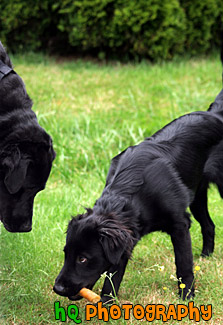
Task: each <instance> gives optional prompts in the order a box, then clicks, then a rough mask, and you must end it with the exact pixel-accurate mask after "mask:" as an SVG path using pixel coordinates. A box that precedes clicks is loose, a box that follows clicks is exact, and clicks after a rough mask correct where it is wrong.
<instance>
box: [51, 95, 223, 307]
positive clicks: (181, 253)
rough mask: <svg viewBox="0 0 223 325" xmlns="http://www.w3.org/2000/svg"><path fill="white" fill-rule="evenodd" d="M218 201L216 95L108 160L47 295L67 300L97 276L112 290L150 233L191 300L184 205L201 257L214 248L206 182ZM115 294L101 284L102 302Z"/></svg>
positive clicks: (220, 117) (221, 167)
mask: <svg viewBox="0 0 223 325" xmlns="http://www.w3.org/2000/svg"><path fill="white" fill-rule="evenodd" d="M210 182H212V183H215V184H216V185H217V187H218V189H219V192H220V195H221V197H222V198H223V90H222V91H221V93H220V94H219V95H218V96H217V98H216V100H215V102H214V103H213V104H212V105H211V107H210V109H209V111H208V112H194V113H191V114H187V115H184V116H182V117H180V118H178V119H176V120H174V121H173V122H172V123H170V124H168V125H167V126H165V127H164V128H163V129H161V130H160V131H158V132H157V133H155V134H154V135H153V136H151V137H150V138H147V139H146V140H144V141H143V142H142V143H140V144H138V145H136V146H132V147H129V148H127V149H126V150H125V151H123V152H122V153H120V154H119V155H118V156H116V157H115V158H113V160H112V162H111V166H110V169H109V172H108V175H107V180H106V185H105V188H104V190H103V193H102V195H101V197H100V198H99V199H98V200H97V201H96V203H95V205H94V207H93V209H87V211H86V213H85V214H82V215H78V216H77V217H76V218H73V219H72V220H71V221H70V223H69V225H68V230H67V238H66V245H65V247H64V252H65V262H64V266H63V268H62V270H61V272H60V274H59V275H58V277H57V279H56V281H55V285H54V291H55V292H56V293H57V294H59V295H61V296H67V297H69V298H70V299H71V300H77V299H80V298H81V297H80V296H79V295H78V292H79V290H80V289H81V288H83V287H87V288H90V289H91V288H92V287H93V286H94V284H95V282H96V281H97V280H98V279H99V277H100V275H101V274H102V273H104V272H105V271H107V272H108V273H111V274H113V277H112V281H113V285H114V289H115V291H116V293H117V292H118V289H119V286H120V283H121V281H122V278H123V275H124V272H125V268H126V265H127V262H128V260H129V258H130V255H131V252H132V250H133V248H134V246H135V245H136V243H137V242H138V241H139V240H140V238H141V237H142V236H143V235H145V234H148V233H150V232H153V231H164V232H167V233H168V234H169V235H170V236H171V240H172V243H173V247H174V252H175V262H176V273H177V278H178V279H180V278H181V281H182V283H184V284H185V285H186V287H185V289H184V290H183V292H181V290H182V289H180V288H179V293H180V295H182V296H183V298H184V299H185V298H186V297H187V298H190V297H193V296H194V275H193V257H192V249H191V238H190V233H189V228H190V218H189V214H188V213H187V212H186V209H187V207H190V209H191V212H192V213H193V215H194V217H195V218H196V220H197V221H198V222H199V223H200V225H201V230H202V234H203V250H202V255H204V256H205V255H209V254H211V253H212V252H213V250H214V224H213V222H212V220H211V218H210V216H209V213H208V207H207V190H208V184H209V183H210ZM110 293H112V294H113V295H114V291H113V288H112V286H111V283H110V280H108V279H107V278H106V279H105V282H104V286H103V289H102V293H101V299H102V301H103V302H104V303H106V302H108V300H110V297H108V295H109V294H110Z"/></svg>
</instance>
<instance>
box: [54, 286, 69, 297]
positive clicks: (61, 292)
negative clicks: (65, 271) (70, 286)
mask: <svg viewBox="0 0 223 325" xmlns="http://www.w3.org/2000/svg"><path fill="white" fill-rule="evenodd" d="M53 290H54V291H55V292H56V293H57V294H58V295H60V296H64V295H65V292H66V288H65V287H64V286H62V285H61V284H56V283H55V285H54V287H53Z"/></svg>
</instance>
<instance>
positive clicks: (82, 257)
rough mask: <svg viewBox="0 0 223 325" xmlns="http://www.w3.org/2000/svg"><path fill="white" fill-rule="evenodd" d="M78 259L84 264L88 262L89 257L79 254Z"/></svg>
mask: <svg viewBox="0 0 223 325" xmlns="http://www.w3.org/2000/svg"><path fill="white" fill-rule="evenodd" d="M77 261H78V263H80V264H84V263H86V262H87V258H86V257H84V256H78V258H77Z"/></svg>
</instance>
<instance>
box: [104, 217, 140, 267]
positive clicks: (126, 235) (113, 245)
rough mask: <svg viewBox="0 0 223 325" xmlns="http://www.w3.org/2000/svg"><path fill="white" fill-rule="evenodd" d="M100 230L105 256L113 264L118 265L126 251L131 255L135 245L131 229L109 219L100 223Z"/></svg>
mask: <svg viewBox="0 0 223 325" xmlns="http://www.w3.org/2000/svg"><path fill="white" fill-rule="evenodd" d="M98 231H99V240H100V243H101V245H102V248H103V250H104V253H105V256H106V258H107V259H108V261H109V262H110V263H111V264H113V265H117V264H118V263H119V261H120V259H121V257H122V255H123V254H124V253H125V254H126V255H127V256H128V257H130V255H131V251H132V249H133V246H134V239H133V237H132V235H131V231H130V230H128V229H127V228H125V227H124V226H123V225H121V224H117V223H116V221H115V220H112V219H108V220H104V221H102V222H100V223H99V228H98Z"/></svg>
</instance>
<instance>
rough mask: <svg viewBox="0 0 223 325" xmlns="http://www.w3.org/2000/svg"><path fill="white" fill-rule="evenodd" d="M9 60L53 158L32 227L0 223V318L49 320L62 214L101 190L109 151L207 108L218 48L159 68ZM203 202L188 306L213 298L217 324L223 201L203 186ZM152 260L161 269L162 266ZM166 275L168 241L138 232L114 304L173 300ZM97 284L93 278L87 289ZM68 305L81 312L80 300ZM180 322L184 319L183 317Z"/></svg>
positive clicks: (79, 208) (216, 76)
mask: <svg viewBox="0 0 223 325" xmlns="http://www.w3.org/2000/svg"><path fill="white" fill-rule="evenodd" d="M12 60H13V63H14V66H15V70H16V71H17V72H18V73H19V74H20V75H21V76H22V78H23V79H24V81H25V84H26V88H27V91H28V93H29V95H30V96H31V98H32V99H33V101H34V106H33V109H34V111H35V112H36V113H37V115H38V119H39V122H40V124H41V125H42V126H43V127H44V128H45V129H46V130H47V131H48V132H49V133H50V134H51V135H52V137H53V139H54V147H55V150H56V152H57V158H56V160H55V162H54V166H53V170H52V173H51V176H50V179H49V181H48V183H47V187H46V189H45V190H44V191H43V192H41V193H39V194H38V195H37V197H36V199H35V207H34V220H33V230H32V232H31V233H28V234H11V233H8V232H7V231H6V230H5V229H3V227H2V226H1V266H2V273H1V307H0V308H1V314H2V316H1V320H0V324H53V323H59V321H55V319H54V310H53V306H54V301H60V304H61V305H62V306H64V307H66V306H68V305H69V301H68V299H66V298H61V297H59V296H57V295H56V294H54V293H53V291H52V286H53V283H54V280H55V278H56V276H57V274H58V272H59V271H60V269H61V266H62V264H63V252H62V249H63V246H64V243H65V231H66V227H67V223H68V221H69V220H70V216H71V215H75V214H77V213H80V212H83V206H92V205H93V203H94V202H95V200H96V199H97V198H98V197H99V196H100V194H101V191H102V189H103V187H104V183H105V177H106V174H107V171H108V168H109V161H110V159H111V158H112V157H113V156H114V155H116V154H118V153H119V152H120V151H121V150H123V149H125V148H126V147H127V146H129V145H133V144H136V143H138V142H140V141H141V140H143V138H144V137H146V136H149V135H151V134H152V133H153V132H155V131H156V130H158V129H159V128H161V127H162V126H163V125H165V124H166V123H168V122H169V121H170V120H172V119H174V118H176V117H178V116H180V115H182V114H185V113H188V112H191V111H195V110H206V109H207V108H208V106H209V104H210V103H211V102H212V101H213V99H214V98H215V96H216V95H217V93H218V92H219V91H220V89H221V65H220V62H219V59H218V55H212V56H211V57H208V58H201V59H194V60H189V59H184V60H181V61H175V62H172V63H163V64H160V65H150V64H148V63H145V62H144V63H141V64H137V65H133V64H128V65H119V64H113V65H107V66H105V65H98V64H96V63H92V62H83V61H75V62H71V61H69V62H65V61H64V62H57V61H56V60H55V59H54V60H53V59H49V58H47V57H44V56H42V55H36V54H32V55H25V56H15V57H12ZM209 206H210V211H211V215H212V216H213V220H214V222H215V224H216V247H215V252H214V254H213V256H212V257H210V258H207V259H202V258H201V257H200V252H201V247H202V244H201V233H200V227H199V225H198V223H197V222H196V221H194V222H193V224H192V229H191V235H192V243H193V253H194V263H195V265H199V266H200V267H201V270H200V271H199V272H198V273H197V275H196V278H197V279H196V291H197V294H196V298H195V305H196V306H200V305H202V304H205V305H207V304H212V306H213V317H212V320H211V321H209V323H210V324H222V323H223V308H222V306H223V294H222V293H223V292H222V285H223V266H222V258H223V215H222V211H223V204H222V201H221V200H220V197H219V195H218V193H217V191H216V190H215V188H211V189H210V197H209ZM160 266H164V269H163V271H162V272H161V271H160V269H159V267H160ZM171 274H173V275H175V263H174V254H173V248H172V244H171V241H170V238H169V237H168V236H167V235H166V234H163V233H153V234H150V235H148V236H145V237H144V238H143V239H142V240H141V241H140V243H139V244H138V245H137V246H136V248H135V250H134V253H133V257H132V260H131V261H130V262H129V264H128V268H127V270H126V273H125V276H124V279H123V282H122V285H121V288H120V292H119V301H120V303H124V302H125V301H130V302H131V303H133V304H134V305H135V304H141V305H143V306H146V305H147V304H152V303H154V304H155V303H156V304H164V305H165V306H168V304H170V303H173V304H178V303H179V300H178V298H177V285H176V282H175V281H173V280H172V279H170V275H171ZM101 287H102V280H100V281H99V282H98V284H97V285H96V288H95V290H96V291H97V292H99V291H100V289H101ZM163 287H166V290H164V289H163ZM181 303H182V302H181ZM77 305H78V306H80V317H82V319H84V306H85V302H83V301H81V302H77ZM136 322H137V321H136V320H135V319H134V318H133V317H131V320H129V321H128V322H127V321H124V320H123V319H121V320H119V321H111V322H110V323H111V324H117V323H119V324H135V323H136ZM83 323H84V321H83ZM92 323H94V324H98V323H99V321H98V320H96V319H95V320H94V321H92ZM141 323H143V324H144V323H147V322H145V321H143V322H141ZM153 323H154V324H161V323H162V322H161V321H154V322H153ZM168 323H178V322H177V321H170V322H168ZM183 323H185V324H186V323H188V324H190V323H191V321H189V320H188V318H185V320H184V321H183ZM200 323H202V321H201V322H200Z"/></svg>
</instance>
